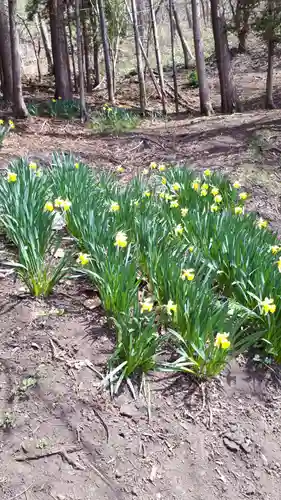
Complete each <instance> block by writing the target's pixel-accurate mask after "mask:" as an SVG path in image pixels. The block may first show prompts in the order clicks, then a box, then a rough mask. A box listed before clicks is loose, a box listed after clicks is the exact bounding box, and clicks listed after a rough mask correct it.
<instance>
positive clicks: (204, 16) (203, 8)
mask: <svg viewBox="0 0 281 500" xmlns="http://www.w3.org/2000/svg"><path fill="white" fill-rule="evenodd" d="M204 1H205V0H201V10H202V16H203V20H204V24H205V26H206V24H207V19H206V10H205V5H204ZM199 14H200V10H199Z"/></svg>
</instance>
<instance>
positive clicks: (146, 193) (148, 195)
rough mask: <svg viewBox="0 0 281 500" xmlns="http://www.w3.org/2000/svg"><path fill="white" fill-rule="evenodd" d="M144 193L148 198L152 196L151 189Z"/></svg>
mask: <svg viewBox="0 0 281 500" xmlns="http://www.w3.org/2000/svg"><path fill="white" fill-rule="evenodd" d="M143 195H144V196H145V197H146V198H150V196H151V192H150V191H145V192H144V193H143Z"/></svg>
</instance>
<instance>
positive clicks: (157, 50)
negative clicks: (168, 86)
mask: <svg viewBox="0 0 281 500" xmlns="http://www.w3.org/2000/svg"><path fill="white" fill-rule="evenodd" d="M149 7H150V16H151V24H152V31H153V38H154V47H155V56H156V62H157V69H158V73H159V82H160V88H161V94H162V110H163V114H164V115H166V114H167V108H166V94H165V85H164V74H163V67H162V61H161V52H160V47H159V41H158V33H157V23H156V17H155V11H154V6H153V0H149Z"/></svg>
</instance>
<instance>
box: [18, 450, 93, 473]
mask: <svg viewBox="0 0 281 500" xmlns="http://www.w3.org/2000/svg"><path fill="white" fill-rule="evenodd" d="M80 450H81V448H77V447H75V448H73V447H72V448H68V449H67V450H65V449H63V448H57V449H55V450H49V451H48V450H46V451H38V453H35V454H34V455H30V454H28V453H27V454H26V455H18V456H16V457H15V460H16V461H17V462H28V461H29V460H39V459H40V458H44V457H52V456H54V455H60V456H61V458H62V459H63V460H65V461H66V462H68V463H69V465H71V466H72V467H74V469H78V470H86V469H85V467H84V466H83V465H81V464H79V462H76V460H73V459H72V458H71V457H69V455H68V453H75V452H77V451H80Z"/></svg>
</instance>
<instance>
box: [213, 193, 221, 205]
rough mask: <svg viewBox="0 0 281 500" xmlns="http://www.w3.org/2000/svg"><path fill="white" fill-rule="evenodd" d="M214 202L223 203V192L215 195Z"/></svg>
mask: <svg viewBox="0 0 281 500" xmlns="http://www.w3.org/2000/svg"><path fill="white" fill-rule="evenodd" d="M214 202H215V203H221V202H222V195H221V194H216V196H215V197H214Z"/></svg>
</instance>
